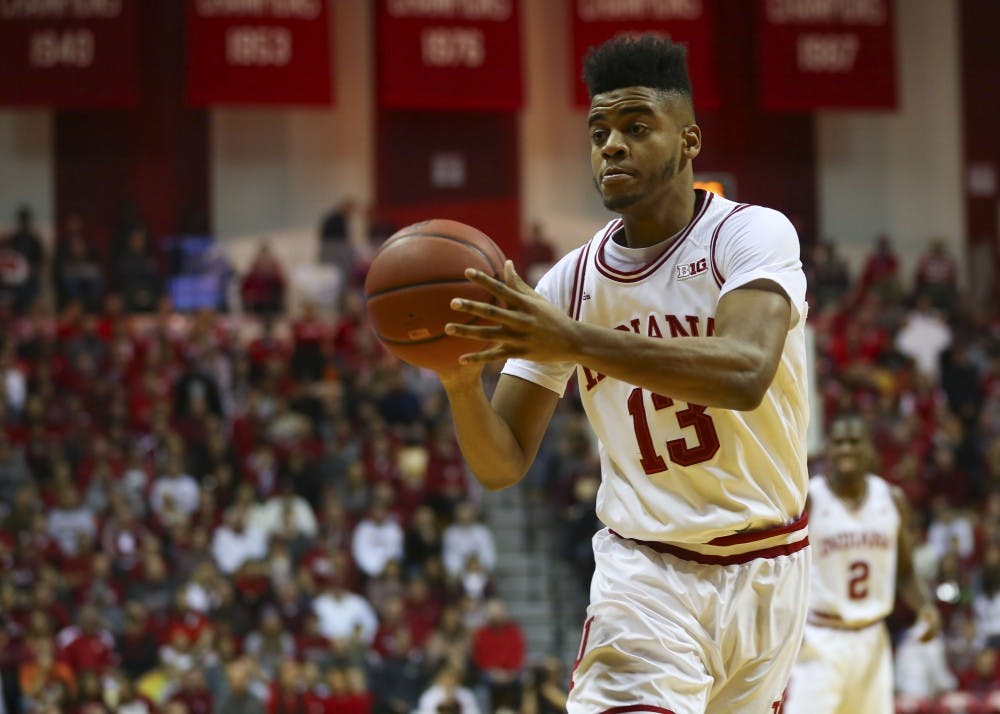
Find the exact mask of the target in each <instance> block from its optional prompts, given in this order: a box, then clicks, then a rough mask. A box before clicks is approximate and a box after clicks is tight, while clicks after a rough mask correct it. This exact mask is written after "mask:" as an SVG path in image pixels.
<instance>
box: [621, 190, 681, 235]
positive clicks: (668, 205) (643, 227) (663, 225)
mask: <svg viewBox="0 0 1000 714" xmlns="http://www.w3.org/2000/svg"><path fill="white" fill-rule="evenodd" d="M700 195H701V194H698V193H696V192H695V191H693V190H686V191H683V192H680V193H675V194H671V195H669V196H668V197H667V198H665V199H664V200H661V201H657V202H655V203H654V204H653V205H652V206H650V207H648V208H647V207H638V206H636V207H635V208H634V209H633V210H630V211H629V212H628V213H623V214H622V223H623V225H624V227H625V243H626V245H627V246H628V247H629V248H645V247H647V246H651V245H655V244H657V243H662V242H663V241H664V240H666V239H668V238H670V237H671V236H676V235H677V234H678V233H680V232H681V231H682V230H683V229H684V227H685V226H687V224H688V223H690V222H691V220H692V219H693V218H694V214H695V212H696V211H697V209H698V208H699V207H700V206H699V204H700Z"/></svg>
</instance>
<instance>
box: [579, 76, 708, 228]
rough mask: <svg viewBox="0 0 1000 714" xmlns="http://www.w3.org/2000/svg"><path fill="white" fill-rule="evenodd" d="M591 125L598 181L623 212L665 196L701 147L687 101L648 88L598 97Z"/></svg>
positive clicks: (606, 202) (593, 163)
mask: <svg viewBox="0 0 1000 714" xmlns="http://www.w3.org/2000/svg"><path fill="white" fill-rule="evenodd" d="M588 126H589V130H590V164H591V169H592V171H593V176H594V185H595V186H596V187H597V190H598V191H599V192H600V194H601V198H602V199H603V200H604V205H605V207H606V208H608V209H610V210H612V211H617V212H619V213H620V212H624V211H626V210H627V209H629V208H630V207H632V206H637V205H642V204H647V203H649V202H651V201H657V200H661V199H662V198H664V197H665V196H666V195H667V194H669V193H670V191H671V190H672V189H673V188H674V186H675V185H677V184H678V177H681V178H683V176H681V173H682V169H683V168H684V167H685V166H686V165H687V162H688V161H689V160H690V159H692V158H694V156H696V155H697V153H698V150H699V149H700V148H701V134H700V132H699V131H698V128H697V126H695V125H694V120H693V115H692V114H691V113H690V108H689V107H688V106H686V100H684V99H682V98H680V97H678V96H673V95H667V94H664V93H662V92H658V91H656V90H654V89H650V88H648V87H627V88H623V89H616V90H614V91H611V92H606V93H604V94H597V95H595V96H594V98H593V100H592V101H591V104H590V115H589V117H588ZM684 183H686V184H690V182H689V181H684ZM690 188H691V187H690V185H685V186H684V187H683V190H685V191H689V190H690Z"/></svg>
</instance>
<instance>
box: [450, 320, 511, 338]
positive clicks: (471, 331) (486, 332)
mask: <svg viewBox="0 0 1000 714" xmlns="http://www.w3.org/2000/svg"><path fill="white" fill-rule="evenodd" d="M506 332H507V328H505V327H504V326H503V325H462V324H459V323H456V322H449V323H448V324H447V325H445V326H444V333H445V334H446V335H448V336H449V337H468V338H471V339H473V340H483V341H484V342H495V341H496V340H500V339H503V337H504V335H505V333H506Z"/></svg>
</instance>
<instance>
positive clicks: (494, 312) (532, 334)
mask: <svg viewBox="0 0 1000 714" xmlns="http://www.w3.org/2000/svg"><path fill="white" fill-rule="evenodd" d="M465 277H466V278H468V279H469V282H472V283H475V284H476V285H478V286H480V287H481V288H483V289H484V290H487V291H489V293H490V294H491V295H493V296H494V297H496V298H497V299H498V300H500V301H501V302H502V303H503V305H504V306H503V307H500V306H499V305H491V304H489V303H485V302H476V301H475V300H466V299H462V298H455V299H454V300H452V301H451V308H452V309H453V310H456V311H458V312H464V313H466V314H468V315H474V316H476V317H480V318H483V319H484V320H488V321H490V322H491V323H494V324H490V325H462V324H458V323H454V322H449V323H448V324H447V325H445V333H447V334H449V335H453V336H455V337H468V338H471V339H474V340H482V341H483V342H489V343H492V346H490V347H489V348H487V349H484V350H483V351H481V352H473V353H470V354H465V355H462V357H461V358H460V360H459V361H460V362H461V363H462V364H482V363H486V362H493V361H495V360H505V359H507V358H509V357H525V358H527V359H531V360H534V361H535V362H564V361H572V360H573V359H574V356H575V344H576V331H577V326H578V323H577V322H576V321H574V320H572V319H570V318H569V317H568V316H567V315H566V314H564V313H563V312H562V311H561V310H559V309H558V308H557V307H556V306H555V305H553V304H552V303H550V302H549V301H548V300H546V299H545V298H543V297H542V296H541V295H539V294H538V293H537V292H536V291H535V290H534V289H533V288H532V287H531V286H530V285H528V284H527V283H526V282H524V281H523V280H522V279H521V277H520V276H519V275H518V274H517V272H516V271H515V270H514V264H513V263H512V262H511V261H509V260H508V261H507V262H506V263H505V264H504V279H503V281H500V280H497V279H495V278H492V277H490V276H489V275H487V274H486V273H483V272H482V271H479V270H473V269H469V270H467V271H466V272H465Z"/></svg>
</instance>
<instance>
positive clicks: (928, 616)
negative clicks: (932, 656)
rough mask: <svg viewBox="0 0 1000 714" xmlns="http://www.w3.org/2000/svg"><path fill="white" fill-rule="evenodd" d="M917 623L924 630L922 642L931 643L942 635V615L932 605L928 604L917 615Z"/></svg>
mask: <svg viewBox="0 0 1000 714" xmlns="http://www.w3.org/2000/svg"><path fill="white" fill-rule="evenodd" d="M917 623H918V625H922V626H923V628H924V631H923V633H922V634H921V635H920V641H921V642H930V641H931V640H933V639H934V638H935V637H937V636H938V635H939V634H940V633H941V613H940V612H938V609H937V607H935V606H934V605H933V604H932V603H927V604H926V605H924V606H923V607H922V608H920V612H918V613H917Z"/></svg>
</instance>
